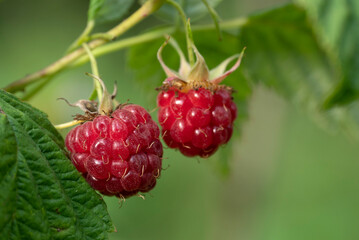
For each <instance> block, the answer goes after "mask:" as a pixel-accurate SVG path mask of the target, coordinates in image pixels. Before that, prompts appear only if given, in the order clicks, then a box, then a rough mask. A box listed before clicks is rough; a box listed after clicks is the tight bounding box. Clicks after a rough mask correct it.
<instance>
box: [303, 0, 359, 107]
mask: <svg viewBox="0 0 359 240" xmlns="http://www.w3.org/2000/svg"><path fill="white" fill-rule="evenodd" d="M297 2H299V3H300V4H301V5H302V6H303V7H305V8H306V9H307V10H308V13H309V15H310V17H311V19H312V21H313V23H314V24H315V27H316V29H318V33H319V35H320V39H321V40H322V41H323V42H324V44H325V46H327V48H328V51H329V52H330V54H332V55H333V56H334V57H335V58H337V63H338V65H339V67H340V68H341V73H340V79H341V82H340V83H338V85H337V87H336V89H335V90H334V92H333V94H332V95H331V96H330V97H329V98H328V99H327V101H326V103H325V107H326V108H329V107H332V106H333V105H336V104H346V103H349V102H352V101H353V100H354V99H357V98H358V97H359V80H358V79H359V44H358V42H359V27H358V26H359V1H357V0H345V1H344V0H343V1H340V0H297Z"/></svg>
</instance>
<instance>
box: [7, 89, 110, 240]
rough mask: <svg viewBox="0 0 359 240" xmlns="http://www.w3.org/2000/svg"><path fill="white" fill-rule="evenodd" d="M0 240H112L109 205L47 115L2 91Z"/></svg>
mask: <svg viewBox="0 0 359 240" xmlns="http://www.w3.org/2000/svg"><path fill="white" fill-rule="evenodd" d="M0 156H1V161H0V190H1V191H2V194H1V196H0V215H1V218H0V232H1V234H0V239H107V232H110V231H113V226H112V223H111V220H110V218H109V215H108V213H107V210H106V206H105V204H104V202H103V201H102V199H101V197H100V196H99V195H97V194H96V193H95V192H94V191H93V190H92V189H91V188H90V187H89V185H88V184H87V183H86V181H85V180H84V178H83V177H82V176H81V175H80V174H79V173H78V172H77V170H76V169H75V168H74V166H73V165H72V164H71V162H70V160H69V159H68V158H67V156H66V152H65V150H64V143H63V139H62V138H61V136H60V135H59V133H58V132H57V131H56V129H55V128H54V127H53V126H52V125H51V123H50V122H49V121H48V120H47V117H46V115H45V114H44V113H42V112H40V111H39V110H37V109H35V108H33V107H31V106H30V105H28V104H26V103H23V102H21V101H20V100H18V99H17V98H15V97H14V96H12V95H10V94H8V93H6V92H5V91H3V90H0Z"/></svg>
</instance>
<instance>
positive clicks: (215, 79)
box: [157, 38, 245, 92]
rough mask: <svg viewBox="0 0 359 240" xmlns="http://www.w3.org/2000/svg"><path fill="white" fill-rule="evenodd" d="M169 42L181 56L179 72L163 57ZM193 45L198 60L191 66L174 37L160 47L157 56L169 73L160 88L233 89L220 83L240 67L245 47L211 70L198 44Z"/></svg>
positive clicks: (184, 89)
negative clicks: (169, 65)
mask: <svg viewBox="0 0 359 240" xmlns="http://www.w3.org/2000/svg"><path fill="white" fill-rule="evenodd" d="M168 43H170V44H171V45H172V47H173V48H174V49H175V50H176V52H177V53H178V55H179V57H180V68H179V70H178V71H177V72H176V71H174V70H172V69H170V68H169V67H168V66H167V65H166V64H165V63H164V61H163V59H162V50H163V48H164V47H165V46H166V45H167V44H168ZM191 47H192V49H193V51H194V53H195V55H196V62H195V64H194V66H191V65H190V64H189V63H188V62H187V60H186V58H185V56H184V54H183V52H182V51H181V49H180V47H179V46H178V44H177V42H176V41H175V40H173V39H172V38H168V39H167V40H166V41H165V43H164V44H162V46H161V47H160V48H159V50H158V52H157V58H158V60H159V62H160V64H161V66H162V68H163V70H164V72H165V73H166V75H167V78H166V79H165V81H164V82H163V86H162V87H161V88H160V90H169V89H171V88H172V89H173V88H175V89H177V90H179V91H181V92H188V91H189V90H191V89H199V88H205V89H208V90H210V91H212V92H214V91H217V90H218V89H223V88H224V89H226V90H228V91H232V89H231V88H230V87H227V86H224V85H219V84H220V83H221V82H222V81H223V80H224V79H225V78H226V77H227V76H228V75H229V74H231V73H232V72H233V71H235V70H236V69H237V68H238V67H239V65H240V63H241V60H242V57H243V54H244V50H245V48H243V50H242V52H241V53H239V54H235V55H233V56H231V57H229V58H227V59H226V60H224V61H223V62H222V63H221V64H219V65H218V66H217V67H215V68H213V69H212V70H209V69H208V67H207V64H206V62H205V60H204V58H203V57H202V55H201V54H200V53H199V51H198V49H197V48H196V46H195V45H194V44H193V43H191ZM234 60H236V62H235V63H234V65H233V66H232V67H231V68H230V69H229V70H227V71H226V69H227V66H228V65H229V63H231V62H232V61H234Z"/></svg>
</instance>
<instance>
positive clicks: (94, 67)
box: [82, 43, 102, 101]
mask: <svg viewBox="0 0 359 240" xmlns="http://www.w3.org/2000/svg"><path fill="white" fill-rule="evenodd" d="M82 46H83V48H84V49H85V51H86V53H87V56H88V57H89V59H90V62H91V70H92V74H93V75H95V76H97V77H100V73H99V71H98V67H97V62H96V58H95V57H94V55H93V54H92V52H91V50H90V48H89V47H88V45H87V44H86V43H83V44H82ZM97 96H98V99H99V100H100V101H101V99H102V88H101V84H100V82H99V81H97V80H95V79H94V90H93V92H92V93H91V95H90V98H89V100H95V99H96V97H97Z"/></svg>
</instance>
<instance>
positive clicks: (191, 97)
mask: <svg viewBox="0 0 359 240" xmlns="http://www.w3.org/2000/svg"><path fill="white" fill-rule="evenodd" d="M157 104H158V106H159V108H160V109H159V112H158V120H159V123H160V125H161V126H162V137H163V140H164V141H165V142H166V144H167V145H168V146H169V147H170V148H178V149H179V150H180V151H181V153H183V154H184V155H185V156H189V157H192V156H197V155H198V156H200V157H209V156H210V155H212V154H214V153H215V152H216V150H217V149H218V146H219V145H222V144H225V143H227V142H228V141H229V139H230V138H231V136H232V132H233V121H234V120H235V119H236V117H237V107H236V105H235V103H234V102H233V101H232V97H231V92H230V91H228V90H226V89H219V90H217V91H215V92H214V93H212V92H211V91H209V90H207V89H205V88H199V89H197V90H194V89H191V90H189V91H188V92H187V93H183V92H180V91H178V90H176V89H175V90H169V91H161V92H160V93H159V94H158V96H157Z"/></svg>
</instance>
